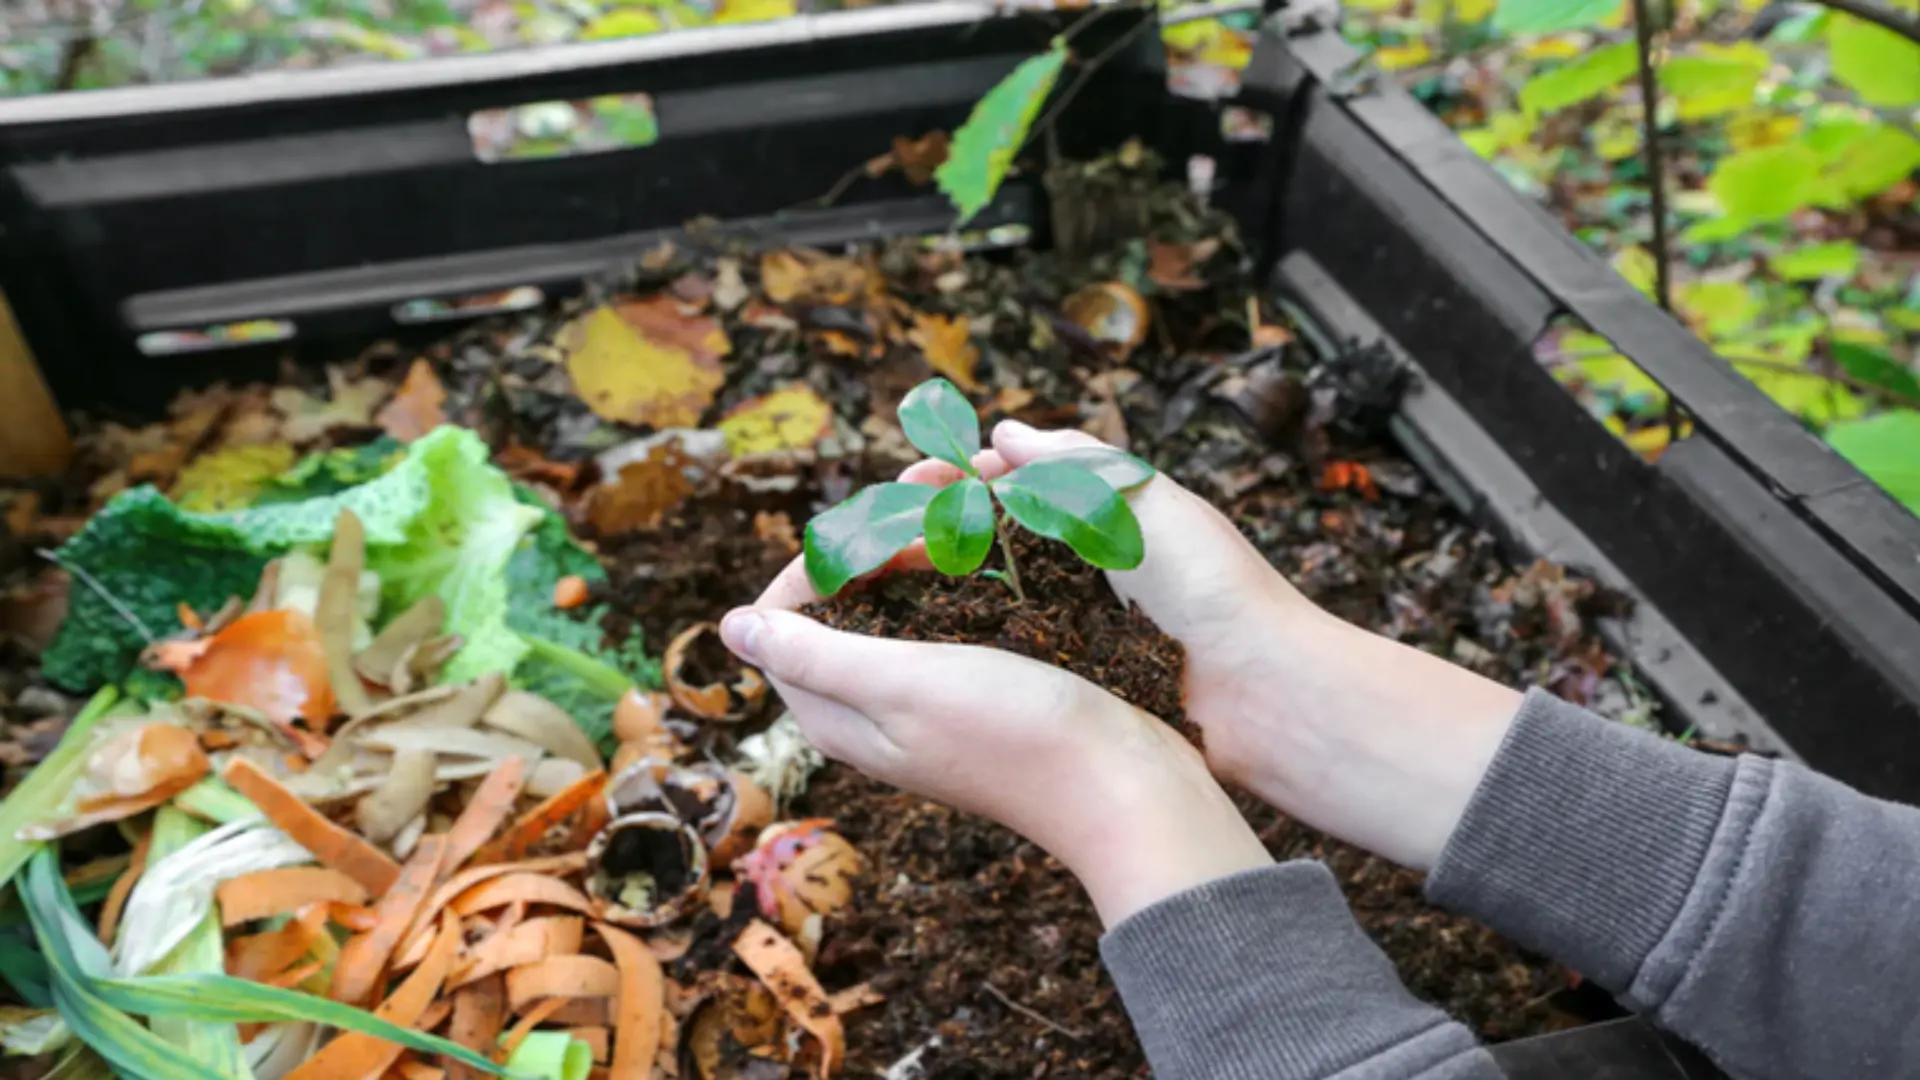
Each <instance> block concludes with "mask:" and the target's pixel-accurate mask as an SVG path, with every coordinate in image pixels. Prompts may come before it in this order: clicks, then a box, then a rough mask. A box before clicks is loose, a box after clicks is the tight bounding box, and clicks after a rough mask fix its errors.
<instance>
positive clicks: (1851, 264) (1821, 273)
mask: <svg viewBox="0 0 1920 1080" xmlns="http://www.w3.org/2000/svg"><path fill="white" fill-rule="evenodd" d="M1767 265H1768V266H1771V267H1772V268H1773V272H1774V273H1776V274H1778V275H1780V277H1782V278H1783V279H1785V280H1787V281H1818V280H1820V279H1821V278H1830V277H1837V278H1850V277H1852V276H1853V275H1854V274H1855V273H1857V272H1859V270H1860V245H1859V244H1856V243H1854V242H1853V241H1851V240H1835V241H1834V242H1832V243H1830V244H1808V245H1807V246H1805V247H1801V248H1795V249H1794V250H1792V251H1783V252H1781V253H1780V254H1778V255H1774V256H1772V257H1770V258H1768V259H1767Z"/></svg>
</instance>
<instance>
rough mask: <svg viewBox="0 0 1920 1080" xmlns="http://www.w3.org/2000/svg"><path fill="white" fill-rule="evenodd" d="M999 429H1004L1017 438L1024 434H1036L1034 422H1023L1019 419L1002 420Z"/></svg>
mask: <svg viewBox="0 0 1920 1080" xmlns="http://www.w3.org/2000/svg"><path fill="white" fill-rule="evenodd" d="M999 430H1000V431H1004V432H1006V433H1007V434H1009V435H1012V436H1014V437H1015V438H1018V437H1020V436H1022V435H1032V434H1034V431H1035V429H1034V427H1033V425H1032V424H1028V423H1023V422H1022V421H1019V420H1002V421H1000V425H999Z"/></svg>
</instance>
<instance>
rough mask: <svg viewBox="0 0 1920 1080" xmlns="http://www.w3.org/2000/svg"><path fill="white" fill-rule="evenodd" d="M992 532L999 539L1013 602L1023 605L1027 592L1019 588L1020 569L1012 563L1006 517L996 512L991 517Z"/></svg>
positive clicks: (1011, 544) (1010, 541)
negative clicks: (1011, 588) (1004, 557)
mask: <svg viewBox="0 0 1920 1080" xmlns="http://www.w3.org/2000/svg"><path fill="white" fill-rule="evenodd" d="M993 531H994V533H995V534H997V535H998V536H999V537H1000V554H1002V555H1004V556H1006V559H1007V584H1009V585H1011V586H1013V599H1014V602H1015V603H1019V604H1024V603H1026V602H1027V590H1025V589H1023V588H1021V587H1020V567H1019V566H1018V565H1017V564H1016V563H1015V562H1014V561H1013V537H1011V536H1008V535H1007V518H1006V515H1004V514H1002V513H1000V512H999V511H998V510H995V512H994V515H993Z"/></svg>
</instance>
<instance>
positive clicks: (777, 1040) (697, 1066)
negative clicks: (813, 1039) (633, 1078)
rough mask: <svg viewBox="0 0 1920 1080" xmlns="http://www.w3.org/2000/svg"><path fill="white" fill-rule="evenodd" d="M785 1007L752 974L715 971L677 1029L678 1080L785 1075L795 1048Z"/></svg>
mask: <svg viewBox="0 0 1920 1080" xmlns="http://www.w3.org/2000/svg"><path fill="white" fill-rule="evenodd" d="M789 1028H790V1025H789V1024H788V1023H787V1016H786V1012H785V1010H783V1009H782V1008H781V1007H780V1002H779V999H777V998H775V997H774V996H773V993H772V991H770V990H768V989H767V988H766V987H764V986H762V985H760V984H759V983H758V982H755V981H754V980H752V979H748V978H744V977H742V976H739V975H721V976H720V977H719V978H717V979H716V980H714V983H713V988H712V992H710V993H709V994H708V995H707V996H706V997H705V998H703V999H701V1001H700V1002H699V1004H697V1005H695V1006H694V1008H693V1012H692V1013H691V1014H689V1016H688V1017H687V1022H686V1024H685V1026H684V1027H683V1028H682V1029H681V1035H680V1045H679V1047H678V1054H679V1063H680V1076H681V1080H754V1078H755V1077H760V1076H780V1077H784V1076H786V1075H788V1073H789V1071H790V1069H791V1067H792V1061H793V1058H794V1055H795V1051H796V1049H797V1047H796V1042H797V1040H796V1039H795V1038H794V1035H793V1033H792V1032H791V1031H790V1030H789Z"/></svg>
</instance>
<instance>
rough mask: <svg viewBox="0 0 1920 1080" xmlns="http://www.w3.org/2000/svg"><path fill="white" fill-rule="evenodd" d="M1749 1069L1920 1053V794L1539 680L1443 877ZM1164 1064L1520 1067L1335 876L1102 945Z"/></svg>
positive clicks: (1297, 1068) (1291, 869) (1835, 1067)
mask: <svg viewBox="0 0 1920 1080" xmlns="http://www.w3.org/2000/svg"><path fill="white" fill-rule="evenodd" d="M1428 894H1429V896H1430V897H1431V898H1432V899H1433V900H1434V901H1435V902H1436V903H1439V904H1442V905H1444V906H1446V907H1449V908H1452V909H1454V910H1457V911H1460V912H1463V913H1466V914H1469V915H1472V916H1474V917H1477V918H1479V919H1480V920H1481V921H1483V922H1485V923H1486V924H1487V925H1489V926H1491V927H1493V928H1494V929H1496V930H1498V931H1500V932H1502V933H1504V934H1506V935H1507V936H1509V937H1511V938H1513V939H1514V940H1515V941H1517V942H1519V943H1520V944H1522V945H1525V946H1527V947H1530V948H1533V949H1536V950H1538V951H1540V952H1543V953H1545V954H1547V955H1549V956H1552V957H1554V958H1556V959H1558V960H1560V961H1562V962H1564V963H1566V964H1568V965H1569V966H1571V967H1573V968H1574V969H1575V970H1577V971H1580V972H1582V973H1583V974H1585V975H1586V976H1587V977H1588V978H1590V979H1592V980H1594V981H1595V982H1596V983H1598V984H1600V985H1602V986H1604V987H1606V988H1607V989H1609V990H1612V991H1614V992H1615V993H1618V994H1620V995H1622V997H1623V998H1624V999H1625V1000H1626V1002H1627V1003H1628V1004H1629V1005H1631V1006H1633V1007H1634V1008H1636V1009H1638V1010H1640V1011H1642V1012H1645V1013H1647V1014H1649V1015H1651V1016H1652V1017H1653V1018H1654V1019H1655V1020H1656V1021H1658V1022H1659V1023H1660V1024H1662V1025H1663V1026H1665V1027H1667V1028H1668V1029H1670V1030H1672V1031H1674V1032H1676V1033H1678V1034H1680V1035H1681V1036H1683V1037H1685V1038H1687V1039H1689V1040H1691V1041H1693V1042H1695V1043H1697V1044H1698V1045H1700V1046H1701V1047H1702V1048H1703V1049H1705V1050H1706V1051H1707V1052H1708V1053H1709V1054H1710V1055H1712V1056H1713V1057H1714V1058H1716V1059H1717V1060H1718V1061H1719V1062H1720V1064H1721V1065H1722V1067H1723V1068H1726V1069H1728V1070H1729V1071H1730V1072H1732V1073H1734V1074H1735V1075H1737V1076H1740V1077H1742V1078H1743V1080H1772V1078H1776V1077H1777V1078H1782V1080H1785V1078H1789V1077H1792V1078H1807V1080H1841V1078H1847V1080H1852V1078H1854V1077H1860V1076H1875V1075H1892V1074H1893V1073H1894V1072H1896V1071H1899V1070H1900V1069H1902V1068H1903V1067H1906V1066H1910V1065H1911V1063H1913V1062H1915V1061H1920V1012H1916V1010H1915V1009H1914V1007H1913V1002H1915V1001H1920V964H1917V963H1915V962H1913V958H1912V953H1913V949H1912V947H1911V945H1912V943H1915V942H1920V811H1916V810H1914V809H1911V808H1908V807H1903V806H1898V805H1895V804H1892V803H1886V802H1881V801H1878V800H1874V799H1869V798H1867V797H1866V796H1864V795H1860V794H1859V793H1857V792H1854V791H1852V790H1850V789H1848V788H1846V787H1844V786H1843V785H1840V784H1838V783H1835V782H1834V781H1831V780H1828V779H1825V778H1823V777H1820V776H1818V775H1816V774H1814V773H1811V772H1808V771H1807V770H1805V769H1802V768H1799V767H1797V766H1794V765H1790V764H1784V763H1779V762H1772V761H1767V760H1764V759H1761V758H1753V757H1743V758H1738V759H1730V758H1720V757H1714V756H1710V755H1705V754H1700V753H1697V752H1694V751H1691V750H1688V749H1686V748H1684V747H1681V746H1679V745H1676V744H1674V743H1671V742H1668V741H1666V740H1663V739H1659V738H1656V737H1654V736H1651V735H1648V734H1645V733H1643V732H1638V731H1633V730H1631V729H1628V728H1624V727H1621V726H1619V725H1615V724H1610V723H1608V722H1606V721H1603V720H1600V719H1599V718H1597V717H1594V716H1592V715H1590V714H1588V713H1586V712H1584V711H1582V710H1580V709H1577V708H1574V707H1572V706H1569V705H1566V704H1564V703H1562V702H1559V701H1558V700H1556V699H1554V698H1552V697H1551V696H1549V695H1547V694H1544V693H1541V692H1538V691H1536V692H1533V693H1530V694H1529V695H1528V696H1527V699H1526V701H1525V703H1524V704H1523V705H1522V707H1521V709H1520V713H1519V715H1518V716H1517V717H1516V718H1515V721H1514V724H1513V727H1512V729H1511V730H1510V731H1509V732H1508V734H1507V737H1506V740H1505V742H1504V743H1503V744H1502V746H1501V749H1500V752H1499V753H1498V755H1496V757H1495V759H1494V762H1493V765H1492V767H1491V768H1490V769H1489V770H1488V774H1487V776H1486V777H1485V778H1484V779H1483V780H1482V782H1481V784H1480V787H1479V789H1478V790H1477V791H1476V792H1475V794H1474V797H1473V800H1472V802H1471V804H1470V805H1469V806H1468V809H1467V813H1466V815H1465V817H1464V818H1463V819H1462V821H1461V823H1460V825H1459V826H1458V827H1457V828H1456V829H1455V831H1454V834H1453V836H1452V837H1451V838H1450V840H1449V842H1448V845H1447V848H1446V851H1445V852H1444V853H1443V854H1442V856H1441V858H1440V861H1439V863H1438V865H1437V866H1436V867H1435V868H1434V872H1433V874H1432V875H1431V877H1430V879H1429V881H1428ZM1101 948H1102V953H1103V955H1104V958H1105V959H1106V962H1107V965H1108V967H1109V968H1110V969H1111V970H1112V972H1113V976H1114V981H1115V982H1116V984H1117V985H1118V986H1119V988H1120V993H1121V997H1122V999H1123V1000H1124V1001H1125V1002H1126V1005H1127V1010H1128V1012H1129V1014H1130V1015H1131V1017H1132V1019H1133V1022H1134V1026H1135V1028H1136V1029H1137V1030H1138V1031H1139V1033H1140V1038H1141V1042H1142V1044H1143V1045H1144V1046H1145V1048H1146V1052H1147V1058H1148V1061H1149V1062H1150V1063H1151V1064H1152V1066H1153V1069H1154V1073H1155V1075H1156V1076H1157V1077H1158V1078H1159V1080H1195V1078H1207V1080H1216V1078H1217V1080H1243V1078H1244V1080H1253V1078H1259V1080H1320V1078H1328V1080H1499V1078H1500V1077H1501V1072H1500V1070H1499V1068H1498V1066H1496V1065H1495V1064H1494V1063H1493V1061H1492V1059H1491V1058H1490V1057H1489V1056H1488V1055H1487V1054H1486V1053H1485V1052H1484V1051H1481V1050H1480V1049H1478V1048H1477V1047H1476V1046H1475V1044H1474V1041H1473V1038H1472V1036H1471V1034H1470V1033H1469V1032H1468V1031H1467V1030H1466V1029H1465V1028H1464V1027H1462V1026H1461V1025H1459V1024H1456V1023H1452V1022H1450V1021H1448V1020H1447V1019H1446V1017H1445V1016H1443V1015H1442V1014H1441V1013H1440V1012H1438V1011H1437V1010H1435V1009H1433V1008H1432V1007H1430V1006H1427V1005H1424V1004H1421V1003H1420V1002H1418V1001H1416V1000H1414V998H1413V997H1412V995H1410V994H1409V993H1408V992H1407V991H1406V990H1405V988H1404V987H1402V986H1401V984H1400V983H1399V981H1398V979H1397V978H1396V977H1395V974H1394V971H1393V968H1392V965H1391V964H1390V963H1389V962H1388V961H1387V959H1386V957H1385V956H1383V955H1381V953H1380V951H1379V950H1378V949H1377V948H1375V947H1374V945H1373V944H1372V942H1370V941H1368V940H1367V938H1366V935H1365V934H1364V933H1362V932H1361V930H1360V928H1359V926H1358V925H1357V924H1356V923H1355V922H1354V920H1353V917H1352V915H1351V913H1350V912H1349V911H1348V910H1347V907H1346V904H1345V902H1344V900H1343V899H1342V897H1341V895H1340V892H1339V890H1338V889H1337V888H1336V887H1335V885H1334V882H1333V879H1332V876H1331V875H1330V874H1328V872H1327V871H1326V869H1325V868H1324V867H1321V866H1320V865H1318V864H1315V863H1307V862H1296V863H1287V864H1284V865H1281V866H1275V867H1270V868H1267V869H1263V870H1258V871H1253V872H1249V873H1246V874H1241V875H1237V876H1235V877H1231V878H1227V879H1224V880H1221V881H1216V882H1213V883H1211V884H1208V885H1205V886H1202V887H1200V888H1198V889H1193V890H1190V891H1188V892H1186V893H1182V894H1180V895H1179V896H1175V897H1172V898H1169V899H1167V900H1165V901H1162V902H1161V903H1159V904H1156V905H1154V906H1152V907H1150V908H1148V909H1146V910H1145V911H1142V912H1140V913H1139V914H1137V915H1135V916H1133V917H1132V918H1130V919H1127V920H1126V921H1124V922H1122V923H1121V924H1120V925H1119V926H1117V927H1115V928H1114V929H1113V930H1112V931H1110V932H1109V933H1108V935H1107V937H1106V939H1105V940H1104V941H1103V942H1102V945H1101Z"/></svg>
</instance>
